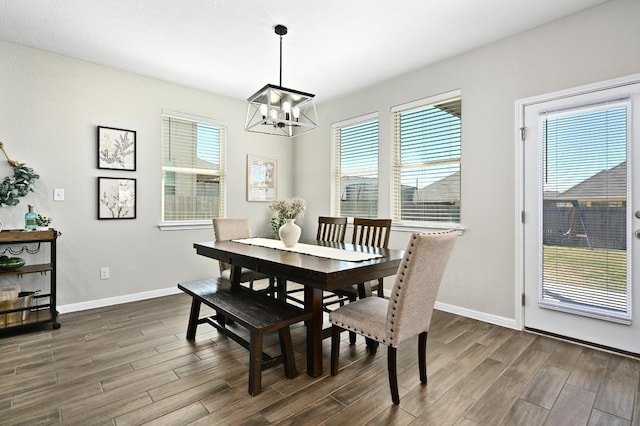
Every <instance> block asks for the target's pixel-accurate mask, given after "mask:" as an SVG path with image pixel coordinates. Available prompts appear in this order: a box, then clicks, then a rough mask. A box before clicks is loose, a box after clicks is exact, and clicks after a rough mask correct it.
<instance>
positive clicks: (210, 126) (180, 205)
mask: <svg viewBox="0 0 640 426" xmlns="http://www.w3.org/2000/svg"><path fill="white" fill-rule="evenodd" d="M224 146H225V128H224V127H223V126H220V125H219V124H216V123H215V122H214V121H213V120H210V119H207V118H203V117H194V116H190V115H187V114H181V113H173V112H166V111H163V117H162V174H163V202H162V207H163V209H162V220H163V221H164V222H175V221H179V222H198V221H210V220H211V219H212V218H214V217H220V216H222V215H223V214H224V207H225V192H226V190H225V171H224Z"/></svg>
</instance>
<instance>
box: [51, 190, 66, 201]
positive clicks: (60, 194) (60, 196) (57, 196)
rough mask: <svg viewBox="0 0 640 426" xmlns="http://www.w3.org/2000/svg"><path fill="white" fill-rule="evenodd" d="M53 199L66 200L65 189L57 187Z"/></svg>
mask: <svg viewBox="0 0 640 426" xmlns="http://www.w3.org/2000/svg"><path fill="white" fill-rule="evenodd" d="M53 201H64V189H61V188H56V189H54V190H53Z"/></svg>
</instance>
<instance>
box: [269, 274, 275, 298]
mask: <svg viewBox="0 0 640 426" xmlns="http://www.w3.org/2000/svg"><path fill="white" fill-rule="evenodd" d="M275 292H276V279H275V278H274V277H269V287H268V288H267V294H268V295H269V296H275Z"/></svg>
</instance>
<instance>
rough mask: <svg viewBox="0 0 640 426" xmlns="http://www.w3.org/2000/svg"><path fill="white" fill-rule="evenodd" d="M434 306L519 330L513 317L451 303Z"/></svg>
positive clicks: (439, 303) (440, 309)
mask: <svg viewBox="0 0 640 426" xmlns="http://www.w3.org/2000/svg"><path fill="white" fill-rule="evenodd" d="M434 308H435V309H437V310H439V311H444V312H449V313H451V314H456V315H460V316H463V317H467V318H471V319H475V320H478V321H483V322H487V323H489V324H495V325H499V326H502V327H506V328H512V329H514V330H519V328H517V327H516V320H515V319H513V318H505V317H499V316H497V315H491V314H487V313H486V312H479V311H474V310H472V309H466V308H461V307H459V306H454V305H449V304H446V303H441V302H436V304H435V306H434Z"/></svg>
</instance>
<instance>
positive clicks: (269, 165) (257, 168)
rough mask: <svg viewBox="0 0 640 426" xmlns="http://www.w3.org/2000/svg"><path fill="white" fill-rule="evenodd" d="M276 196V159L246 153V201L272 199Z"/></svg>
mask: <svg viewBox="0 0 640 426" xmlns="http://www.w3.org/2000/svg"><path fill="white" fill-rule="evenodd" d="M277 197H278V160H276V159H274V158H268V157H262V156H258V155H247V201H274V200H275V199H276V198H277Z"/></svg>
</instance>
